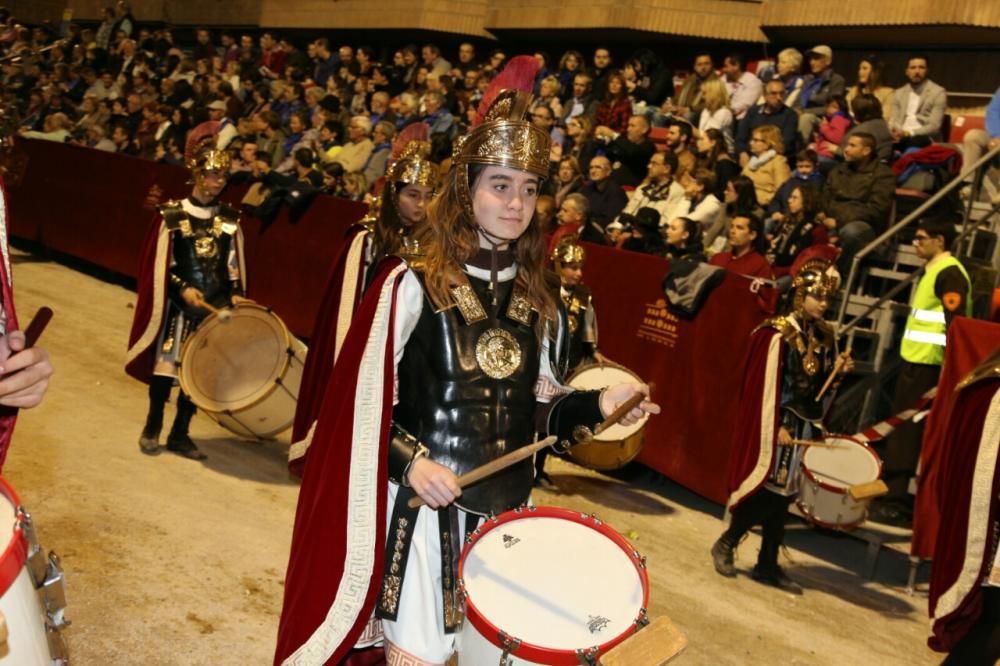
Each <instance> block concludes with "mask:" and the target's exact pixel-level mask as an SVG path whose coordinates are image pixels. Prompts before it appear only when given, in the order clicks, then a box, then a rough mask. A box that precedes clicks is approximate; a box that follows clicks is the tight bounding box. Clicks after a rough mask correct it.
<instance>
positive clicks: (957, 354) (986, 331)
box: [910, 317, 1000, 559]
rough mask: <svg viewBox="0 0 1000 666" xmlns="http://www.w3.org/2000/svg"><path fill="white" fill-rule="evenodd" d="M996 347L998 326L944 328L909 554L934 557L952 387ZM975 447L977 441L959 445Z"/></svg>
mask: <svg viewBox="0 0 1000 666" xmlns="http://www.w3.org/2000/svg"><path fill="white" fill-rule="evenodd" d="M997 347H1000V324H993V323H991V322H988V321H980V320H977V319H967V318H965V317H959V318H958V319H956V320H955V321H953V322H952V324H951V326H949V327H948V344H947V346H946V347H945V350H944V365H943V366H942V368H941V378H940V379H939V380H938V385H937V395H936V396H935V397H934V405H933V406H932V407H931V412H930V414H928V415H927V424H926V426H925V428H924V441H923V444H922V446H921V449H920V486H919V489H918V491H917V497H916V505H915V507H914V511H913V542H912V544H911V546H910V552H911V553H912V554H913V555H915V556H917V557H922V558H924V559H931V558H932V557H933V556H934V544H935V542H936V541H937V536H938V526H939V525H940V523H941V512H940V511H939V510H938V496H939V491H940V490H942V489H941V488H940V484H941V477H940V472H941V465H942V463H943V462H944V453H945V449H944V443H945V434H946V433H947V432H948V429H949V424H948V418H949V417H950V416H951V408H952V406H953V405H954V403H955V385H956V384H958V382H960V381H961V380H962V379H963V378H964V377H965V376H966V375H967V374H969V373H970V372H972V370H973V369H975V367H976V366H978V365H979V364H980V363H982V362H983V361H984V360H986V357H987V356H989V355H990V354H992V353H993V351H994V350H995V349H996V348H997ZM963 445H967V446H970V447H975V446H978V445H979V442H963Z"/></svg>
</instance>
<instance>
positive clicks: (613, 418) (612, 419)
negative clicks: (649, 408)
mask: <svg viewBox="0 0 1000 666" xmlns="http://www.w3.org/2000/svg"><path fill="white" fill-rule="evenodd" d="M655 388H656V384H655V383H653V382H650V383H649V395H653V389H655ZM647 397H648V396H647V395H645V394H643V393H636V394H635V395H633V396H632V397H631V398H629V399H628V400H626V401H625V402H623V403H622V404H621V405H619V406H618V409H616V410H615V411H613V412H611V414H610V415H609V416H608V418H606V419H604V420H603V421H601V422H600V423H599V424H597V427H596V428H594V434H595V435H600V434H601V433H602V432H604V431H605V430H607V429H608V428H610V427H611V426H613V425H614V424H616V423H618V422H619V421H621V420H622V418H624V417H625V415H626V414H628V413H629V412H631V411H632V410H633V409H635V408H636V407H638V406H639V405H640V404H642V401H643V400H645V399H646V398H647Z"/></svg>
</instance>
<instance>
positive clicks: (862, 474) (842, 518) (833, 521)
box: [796, 435, 882, 530]
mask: <svg viewBox="0 0 1000 666" xmlns="http://www.w3.org/2000/svg"><path fill="white" fill-rule="evenodd" d="M825 441H826V444H829V445H830V447H829V448H828V447H821V446H811V447H809V448H807V449H806V452H805V454H803V456H802V472H801V474H802V478H801V482H800V485H799V497H798V500H796V504H798V507H799V509H800V510H801V511H802V513H803V514H805V516H806V518H808V519H809V520H810V521H812V522H814V523H816V524H817V525H819V526H820V527H827V528H830V529H837V530H851V529H854V528H855V527H857V526H858V525H860V524H861V523H863V522H865V518H866V516H867V514H868V501H869V500H856V499H854V498H852V497H851V495H850V493H849V490H850V489H851V487H852V486H858V485H861V484H863V483H870V482H872V481H877V480H878V478H879V477H880V476H881V475H882V460H881V459H880V458H879V457H878V454H876V453H875V452H874V451H872V450H871V448H869V447H868V446H867V445H865V444H862V443H861V442H859V441H857V440H855V439H851V438H850V437H844V436H841V435H828V436H827V437H826V440H825Z"/></svg>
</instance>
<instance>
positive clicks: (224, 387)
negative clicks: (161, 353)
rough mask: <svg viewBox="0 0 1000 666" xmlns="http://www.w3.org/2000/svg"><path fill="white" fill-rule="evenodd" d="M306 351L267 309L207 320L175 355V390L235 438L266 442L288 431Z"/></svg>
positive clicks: (244, 308) (241, 309)
mask: <svg viewBox="0 0 1000 666" xmlns="http://www.w3.org/2000/svg"><path fill="white" fill-rule="evenodd" d="M307 351H308V350H307V349H306V346H305V345H304V344H302V342H301V341H300V340H299V339H298V338H296V337H295V336H293V335H292V334H291V333H289V332H288V329H287V328H286V327H285V324H284V322H282V321H281V319H280V318H279V317H278V315H276V314H274V313H273V312H271V311H270V310H269V309H267V308H265V307H262V306H260V305H255V304H244V305H238V306H236V307H234V308H232V309H231V310H226V311H223V312H222V313H219V314H212V315H209V316H208V317H206V318H205V321H203V322H202V324H201V326H199V327H198V329H197V330H196V331H195V332H194V333H192V334H191V335H190V336H188V338H187V340H186V341H185V342H184V348H183V349H182V350H181V367H180V374H179V377H178V379H179V380H180V384H181V389H182V390H183V391H184V392H185V393H187V394H188V396H190V398H191V401H192V402H193V403H194V404H195V405H197V406H198V407H199V408H200V409H203V410H204V411H206V412H208V413H209V414H210V415H211V416H212V418H214V419H215V420H216V421H218V422H219V424H220V425H221V426H222V427H224V428H226V429H227V430H230V431H232V432H234V433H236V434H237V435H244V436H247V437H255V438H259V439H267V438H270V437H274V436H276V435H278V434H279V433H281V432H282V431H284V430H287V429H288V428H289V427H291V425H292V421H294V419H295V405H296V403H297V402H298V399H299V384H300V383H301V382H302V369H303V367H304V364H305V358H306V352H307Z"/></svg>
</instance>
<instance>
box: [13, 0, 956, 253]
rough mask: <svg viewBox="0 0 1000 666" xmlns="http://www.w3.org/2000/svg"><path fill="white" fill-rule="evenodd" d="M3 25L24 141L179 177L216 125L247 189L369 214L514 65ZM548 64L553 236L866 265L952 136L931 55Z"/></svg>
mask: <svg viewBox="0 0 1000 666" xmlns="http://www.w3.org/2000/svg"><path fill="white" fill-rule="evenodd" d="M0 21H2V22H3V24H4V25H6V26H7V27H6V30H5V31H4V32H3V33H2V34H0V47H2V51H3V53H4V55H5V56H6V57H5V59H4V61H3V62H4V68H3V80H2V84H3V95H4V104H5V107H6V108H8V109H12V108H13V109H16V111H17V113H18V115H19V117H20V118H21V132H22V133H23V134H24V135H25V136H28V137H33V138H38V139H47V140H53V141H69V142H72V143H76V144H79V145H83V146H89V147H91V148H94V149H97V150H105V151H110V152H120V153H125V154H129V155H134V156H137V157H141V158H145V159H151V160H158V161H160V162H164V163H167V164H176V165H181V164H183V161H184V146H185V139H186V135H187V132H188V131H189V130H190V129H191V128H193V127H195V126H197V125H198V124H200V123H202V122H204V121H207V120H212V121H217V122H218V123H219V126H220V128H221V131H220V132H219V135H218V142H219V145H220V146H221V147H223V148H226V149H228V150H230V151H231V152H232V154H233V157H234V160H233V171H234V176H235V177H236V179H237V181H244V182H248V181H256V180H264V181H265V182H272V184H273V183H274V182H278V183H284V184H288V183H289V182H301V183H305V184H308V185H309V186H310V187H314V188H316V189H317V190H323V191H326V192H329V193H331V194H334V195H337V196H342V197H348V198H352V199H363V198H364V197H366V196H368V195H370V193H371V192H372V191H373V189H374V188H376V187H377V183H378V181H379V179H380V178H381V177H382V176H383V175H384V173H385V171H386V168H387V165H388V161H389V155H390V153H391V147H392V141H393V138H394V137H395V136H396V135H397V134H398V133H399V132H400V131H401V130H402V129H403V128H405V127H406V126H408V125H410V124H412V123H424V124H426V125H427V128H428V131H429V135H430V137H431V144H432V155H431V158H432V159H433V160H434V161H436V162H438V163H440V164H441V165H442V169H446V168H447V167H448V164H449V161H450V160H449V156H450V153H451V146H452V143H453V141H454V140H455V139H456V138H457V137H458V136H460V135H461V134H462V133H464V132H465V131H466V129H467V128H468V126H469V124H470V122H472V119H473V118H474V117H475V112H476V108H477V105H478V102H479V101H480V99H481V98H482V95H483V92H484V91H485V89H486V88H487V86H488V85H489V83H490V81H491V80H492V79H493V77H494V76H495V75H496V73H497V72H498V71H500V70H501V69H502V67H503V63H504V61H505V60H506V58H507V55H508V54H507V53H506V52H505V51H503V50H502V49H494V50H493V51H491V52H490V53H488V54H481V53H478V52H477V51H476V48H475V46H474V45H473V44H472V43H463V44H461V45H460V47H459V48H458V50H457V53H455V54H454V59H453V61H449V60H448V59H446V54H443V53H442V51H441V49H440V48H438V47H437V46H436V45H434V44H424V45H421V46H417V45H404V46H402V47H400V48H398V49H395V50H392V51H386V52H384V53H383V54H384V55H385V56H387V57H385V58H384V60H382V61H380V60H379V59H378V54H377V52H376V50H375V49H373V48H372V47H369V46H364V45H360V46H349V45H340V46H334V45H332V44H331V43H330V41H329V40H328V39H326V38H320V39H316V40H315V41H312V42H310V43H308V44H305V45H300V44H296V41H295V40H294V39H291V38H289V37H286V36H284V35H280V34H277V33H274V32H263V33H261V34H259V36H257V37H254V36H252V35H250V34H238V33H235V32H228V31H223V32H221V33H214V32H212V31H210V30H207V29H201V30H198V31H197V33H196V40H195V42H194V43H191V44H186V45H181V44H179V43H177V42H176V41H175V39H174V37H173V33H172V32H171V30H170V29H169V28H161V29H157V30H152V29H148V28H145V27H144V26H143V25H142V24H141V22H138V21H136V18H135V17H134V16H133V15H132V13H131V11H130V8H129V5H128V3H126V2H119V3H118V4H117V6H116V7H114V8H111V7H109V8H107V9H105V10H104V19H103V21H102V22H101V23H100V25H99V26H97V27H96V28H81V27H80V26H77V25H74V24H71V25H70V26H69V30H68V34H66V35H65V36H63V37H61V38H59V39H57V38H56V35H54V34H53V31H52V30H50V29H48V28H47V27H45V26H41V27H35V28H32V29H29V28H25V27H21V26H18V25H17V24H16V23H15V22H14V21H13V20H12V19H11V18H10V17H9V16H8V15H3V16H0ZM300 46H303V47H304V48H299V47H300ZM484 56H485V57H484ZM447 57H452V54H447ZM535 57H536V58H537V59H538V61H539V64H540V69H539V74H538V77H537V80H536V85H535V98H534V101H533V103H532V107H531V119H532V122H534V123H535V124H536V125H538V126H539V127H541V128H543V129H545V130H546V131H547V132H548V133H549V134H550V136H551V137H552V139H553V145H552V152H551V165H552V169H551V173H552V177H551V178H550V179H549V181H548V182H547V183H546V184H545V192H544V194H546V195H547V196H545V197H543V200H542V203H540V207H541V208H545V210H540V215H542V217H543V219H547V220H551V222H550V223H549V224H550V229H549V231H550V232H554V231H555V230H556V228H557V227H558V226H560V225H568V226H569V227H570V228H571V229H573V230H574V231H575V232H576V233H580V234H581V235H583V236H584V237H585V238H586V239H588V240H592V241H595V242H605V243H610V244H614V245H617V246H619V247H628V248H632V249H639V250H642V251H649V252H656V253H662V254H670V255H677V253H678V252H681V253H683V251H684V249H685V247H687V248H690V247H693V246H695V245H696V246H697V247H698V248H699V249H698V251H699V252H704V253H705V254H706V255H708V256H710V255H712V254H716V253H719V252H721V251H724V250H727V249H729V248H730V247H732V238H731V235H732V234H731V233H730V231H731V229H732V224H731V221H732V220H733V219H736V218H739V219H740V220H746V221H747V222H746V223H744V222H742V221H741V223H740V225H739V231H738V232H737V235H740V234H742V235H743V236H746V235H749V236H753V238H754V239H755V240H754V242H753V243H749V244H748V245H747V247H748V248H750V251H756V250H755V249H754V248H757V247H758V246H759V248H760V254H761V256H763V257H766V258H767V260H768V261H769V262H770V263H773V264H775V265H779V266H780V265H785V266H787V265H789V264H790V263H791V262H792V261H793V260H794V254H795V253H796V251H798V250H801V249H804V248H805V247H807V246H808V245H809V244H811V243H828V242H834V243H839V244H840V245H841V246H842V247H843V249H844V251H845V252H844V254H845V255H846V256H847V257H848V258H849V256H850V255H851V253H853V252H855V251H856V250H857V249H858V248H860V247H861V246H862V245H863V244H865V243H866V242H868V241H870V240H871V239H872V238H874V237H875V235H876V234H877V233H879V232H881V231H882V230H884V229H885V228H886V226H887V224H888V223H889V216H890V210H891V207H892V203H893V195H894V191H895V187H896V177H895V175H894V174H893V172H892V171H891V170H890V168H889V164H890V163H891V162H892V160H893V159H894V158H895V157H897V156H899V155H900V154H903V153H905V152H906V151H912V150H915V149H920V148H924V147H926V146H928V145H930V144H931V143H932V142H935V141H940V140H941V138H942V137H941V131H942V121H943V117H944V113H945V104H946V99H945V91H944V89H943V88H942V87H941V86H939V85H937V84H935V83H934V82H933V81H932V80H930V78H929V68H930V65H931V63H930V61H929V60H928V58H927V57H926V56H924V55H919V54H916V55H913V56H912V57H910V58H909V59H908V60H907V64H906V68H905V71H903V72H898V73H891V72H886V71H885V68H884V65H883V64H882V62H881V61H880V60H879V58H878V57H876V56H868V57H866V58H864V59H863V60H862V61H861V65H860V67H859V68H858V71H857V73H856V74H854V75H851V76H849V77H848V76H845V74H847V73H844V72H837V71H836V69H835V67H834V54H833V51H832V49H831V48H830V47H829V46H825V45H817V46H815V47H813V48H812V49H810V50H809V51H807V52H806V53H802V52H800V51H798V50H795V49H785V50H783V51H781V52H780V53H779V54H778V56H777V58H776V61H775V63H774V64H773V65H768V66H756V67H748V63H747V61H746V59H745V58H744V56H743V55H742V54H740V53H732V54H729V55H728V56H726V57H725V58H724V59H723V60H722V62H720V63H717V62H715V61H714V60H713V57H712V55H711V54H709V53H697V54H696V55H695V57H694V59H693V62H692V65H691V69H692V71H691V74H690V75H688V76H687V78H686V79H684V80H683V81H681V80H677V81H676V82H675V79H674V76H673V72H671V71H670V70H669V68H667V67H666V66H665V64H664V63H663V62H662V61H661V60H660V59H659V58H658V57H657V56H656V55H655V54H654V53H653V52H652V51H650V50H648V49H639V50H638V51H636V52H635V53H633V54H632V55H631V56H630V57H629V58H628V59H625V60H621V61H619V60H618V59H617V54H612V52H611V51H610V50H609V49H607V48H597V49H596V50H594V51H593V53H592V54H591V55H590V58H589V61H588V58H587V56H585V55H584V54H583V53H582V52H579V51H573V50H571V51H567V52H565V53H564V54H562V55H561V57H559V58H558V59H553V58H550V56H549V55H548V54H546V53H543V52H538V53H535ZM751 70H753V71H751ZM897 75H898V76H899V77H900V81H902V82H903V83H902V85H901V86H899V87H897V88H895V89H892V88H890V87H889V86H888V85H887V82H888V80H889V79H891V78H893V77H895V76H897ZM848 78H850V80H851V83H848ZM654 130H655V131H656V133H657V134H658V136H657V141H656V142H654V141H653V140H651V138H650V137H651V134H652V133H653V132H654ZM793 167H794V170H793ZM557 211H558V212H557ZM674 220H678V221H679V222H678V223H677V224H674ZM671 229H673V231H671ZM678 230H682V231H678ZM671 238H673V239H684V240H681V241H680V242H681V243H682V246H681V247H676V246H675V245H674V243H673V242H671V241H670V240H669V239H671Z"/></svg>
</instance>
